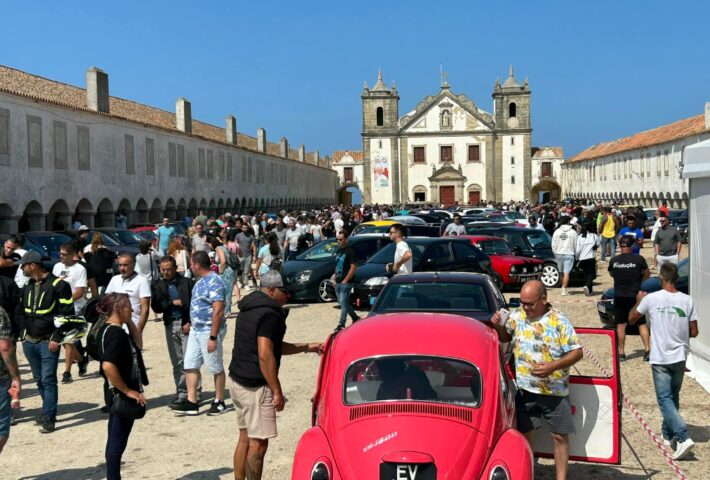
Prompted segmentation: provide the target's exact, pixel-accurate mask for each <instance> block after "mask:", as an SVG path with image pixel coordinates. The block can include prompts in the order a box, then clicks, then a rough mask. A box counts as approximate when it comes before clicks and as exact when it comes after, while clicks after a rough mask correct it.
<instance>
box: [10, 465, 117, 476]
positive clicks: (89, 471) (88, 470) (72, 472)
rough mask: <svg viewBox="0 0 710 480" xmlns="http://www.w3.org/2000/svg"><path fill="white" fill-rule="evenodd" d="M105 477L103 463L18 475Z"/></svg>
mask: <svg viewBox="0 0 710 480" xmlns="http://www.w3.org/2000/svg"><path fill="white" fill-rule="evenodd" d="M104 478H106V469H105V466H104V464H100V465H96V466H95V467H85V468H66V469H64V470H57V471H56V472H47V473H40V474H39V475H29V476H27V477H20V478H19V480H77V479H82V480H101V479H104Z"/></svg>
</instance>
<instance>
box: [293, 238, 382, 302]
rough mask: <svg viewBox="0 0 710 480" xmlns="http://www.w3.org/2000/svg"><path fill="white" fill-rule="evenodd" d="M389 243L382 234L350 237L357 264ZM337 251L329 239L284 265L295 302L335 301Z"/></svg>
mask: <svg viewBox="0 0 710 480" xmlns="http://www.w3.org/2000/svg"><path fill="white" fill-rule="evenodd" d="M389 243H390V239H389V238H385V237H383V236H381V235H354V236H352V237H350V238H348V245H349V246H350V247H351V248H352V249H353V251H354V252H355V263H356V264H357V265H362V264H363V263H365V262H366V261H367V260H368V259H369V258H370V257H372V256H373V255H374V254H375V253H376V252H377V251H378V250H380V249H381V248H382V247H384V246H385V245H387V244H389ZM338 249H339V247H338V242H337V241H336V240H335V239H327V240H324V241H322V242H320V243H317V244H316V245H314V246H312V247H311V248H309V249H308V250H306V251H305V252H303V253H302V254H300V255H299V256H298V257H296V259H295V260H291V261H289V262H286V263H284V265H283V277H284V279H285V281H286V288H287V289H288V290H289V292H291V298H292V299H293V300H314V299H315V300H318V301H320V302H330V301H332V300H333V299H334V296H333V290H332V288H331V282H330V277H332V276H333V273H334V272H335V263H336V254H337V253H338Z"/></svg>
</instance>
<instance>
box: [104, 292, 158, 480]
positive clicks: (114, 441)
mask: <svg viewBox="0 0 710 480" xmlns="http://www.w3.org/2000/svg"><path fill="white" fill-rule="evenodd" d="M96 311H97V313H98V314H99V315H101V316H104V317H105V319H106V320H105V326H104V327H103V329H102V331H101V335H100V336H99V338H97V341H98V342H100V343H99V348H100V352H101V355H100V356H101V375H102V376H103V377H104V380H105V382H104V396H105V398H106V404H107V405H108V409H109V417H108V440H107V442H106V474H107V478H108V480H118V479H120V478H121V458H122V457H123V452H124V451H125V450H126V446H127V445H128V437H129V436H130V435H131V430H132V429H133V422H134V421H135V420H136V419H137V418H142V416H143V415H144V414H145V405H146V399H145V397H144V396H143V393H142V390H143V388H142V386H141V385H143V384H147V383H148V379H147V376H146V374H145V366H144V365H143V362H142V359H141V357H140V352H139V350H140V348H141V347H142V345H143V340H142V337H141V333H140V332H139V331H138V327H136V325H135V323H133V321H132V320H131V311H132V308H131V301H130V299H129V298H128V295H126V294H125V293H109V294H108V295H106V296H105V297H103V298H102V299H101V300H100V301H99V303H98V305H97V306H96ZM124 327H128V331H129V333H126V332H125V331H124V330H123V328H124ZM109 384H110V388H108V386H109ZM141 412H142V413H141Z"/></svg>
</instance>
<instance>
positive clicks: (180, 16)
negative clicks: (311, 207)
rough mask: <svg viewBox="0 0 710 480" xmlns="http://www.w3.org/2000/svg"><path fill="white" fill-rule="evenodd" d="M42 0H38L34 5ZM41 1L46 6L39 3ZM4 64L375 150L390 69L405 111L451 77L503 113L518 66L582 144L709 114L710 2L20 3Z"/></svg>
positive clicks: (245, 128) (197, 114) (542, 131)
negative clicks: (365, 122)
mask: <svg viewBox="0 0 710 480" xmlns="http://www.w3.org/2000/svg"><path fill="white" fill-rule="evenodd" d="M30 5H31V6H30ZM39 5H42V6H41V7H39ZM1 15H2V18H3V21H2V23H3V29H2V33H0V35H1V36H2V38H3V48H2V49H0V64H4V65H7V66H11V67H14V68H18V69H21V70H25V71H28V72H31V73H35V74H38V75H42V76H46V77H49V78H52V79H56V80H60V81H63V82H67V83H71V84H75V85H80V86H83V85H84V75H85V71H86V69H87V68H88V67H89V66H91V65H95V66H98V67H100V68H102V69H104V70H105V71H106V72H108V73H109V75H110V88H111V94H112V95H115V96H120V97H124V98H129V99H132V100H136V101H139V102H141V103H146V104H149V105H152V106H156V107H159V108H163V109H166V110H170V111H174V108H175V99H176V98H177V97H179V96H184V97H186V98H188V99H190V100H191V101H192V111H193V117H194V118H198V119H200V120H203V121H207V122H210V123H214V124H216V125H220V126H221V125H223V124H224V116H225V115H227V114H229V113H233V114H235V115H236V116H237V118H238V128H239V130H240V131H241V132H244V133H248V134H251V135H255V132H256V129H257V128H258V127H264V128H265V129H266V131H267V135H268V137H269V140H271V141H278V139H279V138H280V137H282V136H285V137H287V138H288V139H289V142H290V143H291V144H292V145H298V144H300V143H304V144H305V145H306V148H307V149H308V150H313V149H318V150H320V152H321V154H322V155H324V154H329V153H331V152H332V151H333V150H338V149H351V150H355V149H360V148H361V146H362V143H361V140H360V128H361V105H360V94H361V91H362V85H363V82H364V81H367V82H368V83H369V84H370V86H372V85H373V84H374V82H375V80H376V76H377V69H378V67H381V68H382V71H383V74H384V78H385V81H386V82H387V83H388V85H390V84H391V82H392V81H393V80H395V81H396V82H397V87H398V89H399V93H400V97H401V100H400V115H402V114H404V113H405V112H407V111H408V110H410V109H412V108H413V107H414V106H415V105H416V104H417V102H419V101H420V100H421V99H422V98H423V97H424V96H425V95H428V94H435V93H437V92H438V89H439V65H440V64H442V63H443V65H444V69H445V70H446V71H447V72H448V74H449V83H450V84H451V87H452V90H453V91H454V92H455V93H465V94H466V95H468V96H469V98H471V99H472V100H474V101H475V102H476V103H477V105H478V106H479V108H482V109H484V110H487V111H490V110H491V106H492V99H491V92H492V88H493V85H494V82H495V79H496V77H501V79H504V78H505V76H506V75H507V70H508V65H509V64H511V63H512V64H513V65H514V67H515V72H516V76H517V77H518V79H519V80H521V81H522V79H523V78H524V77H525V76H528V78H529V81H530V87H531V89H532V92H533V93H532V108H533V110H532V121H533V129H534V131H533V145H537V146H542V145H561V146H563V147H564V148H565V151H566V154H567V156H571V155H572V154H574V153H577V152H579V151H580V150H582V149H584V148H586V147H588V146H590V145H592V144H595V143H598V142H601V141H605V140H611V139H614V138H618V137H621V136H624V135H628V134H631V133H634V132H637V131H640V130H644V129H647V128H652V127H654V126H658V125H661V124H664V123H670V122H672V121H675V120H679V119H682V118H686V117H689V116H692V115H697V114H700V113H702V111H703V107H704V103H705V102H706V101H710V61H708V60H709V59H710V43H709V42H708V37H707V19H708V18H710V3H708V2H700V1H698V2H658V1H643V2H641V1H618V0H617V1H596V2H570V1H567V2H562V1H555V2H552V1H550V2H533V1H527V2H517V1H510V2H490V1H489V2H482V1H467V2H464V1H461V2H453V1H451V2H449V1H443V0H440V1H427V2H419V1H412V0H410V1H379V2H376V1H369V0H368V1H359V2H354V1H337V0H335V1H333V0H331V1H300V2H297V1H290V2H286V1H284V2H277V1H268V0H267V1H264V0H257V1H251V2H242V1H239V2H236V1H212V2H208V1H203V2H196V1H195V2H178V1H173V2H168V1H150V2H146V1H144V2H134V1H123V2H88V1H72V2H68V3H67V2H41V3H39V2H38V3H35V2H26V1H25V2H20V1H14V0H13V1H5V2H3V9H2V14H1Z"/></svg>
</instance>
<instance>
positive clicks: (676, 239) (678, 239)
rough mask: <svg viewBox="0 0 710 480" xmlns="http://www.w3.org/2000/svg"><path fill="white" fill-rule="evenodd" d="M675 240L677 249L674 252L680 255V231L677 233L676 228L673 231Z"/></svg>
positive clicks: (681, 243) (681, 245)
mask: <svg viewBox="0 0 710 480" xmlns="http://www.w3.org/2000/svg"><path fill="white" fill-rule="evenodd" d="M675 241H676V242H678V251H677V252H676V255H678V256H680V251H681V249H682V248H683V242H681V241H680V233H678V230H676V231H675Z"/></svg>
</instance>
